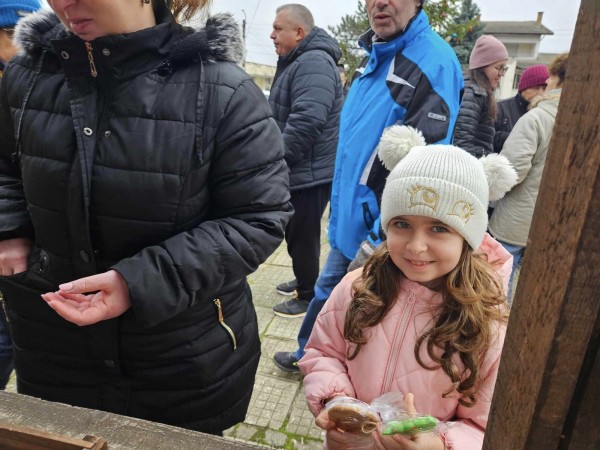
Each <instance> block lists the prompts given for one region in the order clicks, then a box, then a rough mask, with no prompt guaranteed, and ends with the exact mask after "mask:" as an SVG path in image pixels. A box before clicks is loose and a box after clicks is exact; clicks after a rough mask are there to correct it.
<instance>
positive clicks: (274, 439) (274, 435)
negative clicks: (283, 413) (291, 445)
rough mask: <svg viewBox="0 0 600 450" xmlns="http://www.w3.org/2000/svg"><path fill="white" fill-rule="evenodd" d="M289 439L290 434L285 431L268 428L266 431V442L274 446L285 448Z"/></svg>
mask: <svg viewBox="0 0 600 450" xmlns="http://www.w3.org/2000/svg"><path fill="white" fill-rule="evenodd" d="M287 440H288V436H287V434H285V433H281V432H279V431H273V430H267V431H265V437H264V442H263V443H264V444H266V445H270V446H271V447H274V448H283V447H284V446H285V444H286V442H287Z"/></svg>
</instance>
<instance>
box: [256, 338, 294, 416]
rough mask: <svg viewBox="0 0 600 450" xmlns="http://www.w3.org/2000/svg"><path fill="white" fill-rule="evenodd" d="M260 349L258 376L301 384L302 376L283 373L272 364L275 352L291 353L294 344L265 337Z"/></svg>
mask: <svg viewBox="0 0 600 450" xmlns="http://www.w3.org/2000/svg"><path fill="white" fill-rule="evenodd" d="M261 347H262V354H261V357H260V361H259V362H258V374H260V375H265V376H268V377H273V378H279V379H282V380H290V381H293V382H295V383H297V384H300V383H301V382H302V375H300V374H298V373H288V372H284V371H283V370H281V369H279V368H278V367H277V366H276V365H275V363H274V362H273V355H275V352H286V351H293V350H295V348H296V347H297V344H296V343H295V342H293V341H282V340H280V339H274V338H271V337H268V336H267V337H265V338H264V339H263V341H262V345H261ZM290 404H291V403H290Z"/></svg>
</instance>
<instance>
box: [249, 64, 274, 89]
mask: <svg viewBox="0 0 600 450" xmlns="http://www.w3.org/2000/svg"><path fill="white" fill-rule="evenodd" d="M244 70H245V71H246V72H247V73H248V75H250V77H252V79H253V80H254V82H255V83H256V84H257V85H258V87H260V88H261V89H262V90H264V91H269V90H271V85H272V84H273V78H274V77H275V71H276V70H277V67H275V66H269V65H267V64H258V63H253V62H246V64H245V65H244Z"/></svg>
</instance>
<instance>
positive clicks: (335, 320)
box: [299, 235, 512, 450]
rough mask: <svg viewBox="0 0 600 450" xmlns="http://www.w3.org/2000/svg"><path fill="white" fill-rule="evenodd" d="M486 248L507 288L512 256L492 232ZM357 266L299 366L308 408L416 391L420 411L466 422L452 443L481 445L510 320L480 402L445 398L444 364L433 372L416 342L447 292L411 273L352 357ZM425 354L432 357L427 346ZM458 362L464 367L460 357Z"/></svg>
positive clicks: (485, 368)
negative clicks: (349, 330) (349, 334)
mask: <svg viewBox="0 0 600 450" xmlns="http://www.w3.org/2000/svg"><path fill="white" fill-rule="evenodd" d="M480 251H483V252H485V253H487V255H488V261H490V262H495V261H496V262H497V267H498V272H499V274H500V276H501V277H502V279H503V281H504V284H505V289H506V286H507V283H508V276H509V274H510V270H511V266H512V256H511V255H510V254H509V253H508V252H507V251H506V250H504V248H503V247H502V246H501V245H500V244H498V243H497V242H496V241H495V240H494V239H493V238H491V237H490V236H489V235H486V237H485V239H484V242H483V244H482V246H481V247H480ZM361 270H362V269H358V270H355V271H354V272H351V273H349V274H348V275H346V277H345V278H344V279H343V280H342V281H341V282H340V284H339V285H338V286H337V287H336V288H335V289H334V291H333V292H332V294H331V297H330V298H329V300H328V301H327V303H326V304H325V306H324V307H323V310H322V311H321V313H320V314H319V316H318V318H317V322H316V324H315V327H314V329H313V331H312V334H311V337H310V339H309V341H308V344H307V345H306V354H305V356H304V357H303V358H302V359H301V360H300V363H299V365H300V369H301V371H302V373H304V374H305V375H306V376H305V378H304V389H305V393H306V399H307V401H308V406H309V408H310V410H311V411H312V413H313V414H314V415H315V416H316V415H317V414H318V413H319V412H320V411H321V409H322V408H323V406H324V401H325V400H326V399H328V398H330V397H333V396H334V395H337V394H342V395H347V396H350V397H354V398H357V399H359V400H362V401H364V402H367V403H370V402H371V401H372V400H373V399H374V398H376V397H378V396H380V395H381V394H383V393H385V392H390V391H399V392H402V393H403V394H407V393H409V392H412V393H413V394H414V396H415V407H416V409H417V411H419V412H420V413H425V414H431V415H433V416H435V417H437V418H438V419H439V420H442V421H460V422H462V423H461V424H457V425H456V426H453V427H451V428H450V429H449V431H447V432H446V434H445V436H444V438H445V443H446V449H456V450H472V449H480V448H481V447H482V444H483V435H484V430H485V428H486V425H487V421H488V414H489V410H490V403H491V400H492V394H493V391H494V384H495V383H496V376H497V372H498V364H499V363H500V353H501V351H502V345H503V343H504V335H505V331H506V325H505V324H498V325H497V328H496V330H495V335H496V339H495V341H494V343H493V345H492V347H491V348H490V349H489V351H488V352H487V355H486V358H485V360H484V361H483V363H482V365H481V375H482V377H483V379H484V382H483V385H482V388H481V391H480V393H479V395H478V398H477V403H476V405H475V406H474V407H472V408H466V407H463V406H461V405H459V403H458V399H457V398H456V397H455V396H451V397H450V398H442V393H443V392H444V391H446V390H447V389H448V388H449V387H450V384H451V383H450V379H449V378H448V376H447V375H446V374H445V373H444V372H443V371H442V370H441V369H438V370H433V371H431V370H426V369H424V368H423V367H421V366H420V365H419V363H418V362H417V360H416V358H415V355H414V348H415V342H416V340H417V338H418V337H419V336H420V335H422V334H423V332H424V331H425V330H427V329H428V328H430V327H431V326H432V324H433V313H434V312H435V310H436V309H437V307H438V306H439V305H440V303H441V302H442V298H441V295H440V294H438V293H435V292H433V291H431V290H429V289H427V288H425V287H423V286H421V285H420V284H418V283H415V282H412V281H409V280H406V279H404V280H403V281H402V282H401V292H400V295H399V298H398V300H397V301H396V302H395V304H394V306H393V307H392V309H391V310H390V311H389V313H388V314H387V315H386V317H385V318H384V319H383V321H382V322H381V323H380V324H379V325H377V326H376V327H373V328H371V329H369V330H366V333H368V334H367V335H368V336H369V340H368V342H367V344H366V345H364V346H363V348H362V349H361V351H360V352H359V354H358V356H357V357H356V358H355V359H354V360H352V361H349V360H348V359H347V358H346V354H347V350H348V347H349V343H348V342H347V341H346V340H345V339H344V319H345V315H346V308H347V306H348V304H349V302H350V299H351V298H352V283H353V282H354V280H356V278H358V277H359V276H360V275H361ZM421 355H422V358H423V361H424V362H425V363H426V364H429V363H431V359H430V358H429V356H428V355H427V350H426V349H422V351H421ZM456 363H457V365H458V367H459V368H460V367H462V365H461V364H460V361H458V358H457V362H456Z"/></svg>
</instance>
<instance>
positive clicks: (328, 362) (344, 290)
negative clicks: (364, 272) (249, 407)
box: [299, 273, 356, 416]
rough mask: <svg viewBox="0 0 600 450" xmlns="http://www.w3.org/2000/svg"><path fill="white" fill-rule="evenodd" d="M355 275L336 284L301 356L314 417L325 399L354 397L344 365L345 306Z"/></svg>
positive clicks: (305, 388) (306, 388) (307, 395)
mask: <svg viewBox="0 0 600 450" xmlns="http://www.w3.org/2000/svg"><path fill="white" fill-rule="evenodd" d="M355 278H356V275H355V274H354V273H352V274H348V275H346V276H345V277H344V279H343V280H342V281H341V282H340V284H338V285H337V286H336V287H335V288H334V290H333V292H332V293H331V296H330V297H329V299H328V300H327V302H325V306H324V307H323V309H322V310H321V312H320V313H319V315H318V317H317V321H316V322H315V325H314V327H313V330H312V333H311V335H310V339H309V340H308V343H307V344H306V348H305V351H306V353H305V354H304V357H303V358H302V359H301V360H300V362H299V366H300V370H301V371H302V373H303V374H304V375H305V377H304V394H305V395H306V401H307V403H308V408H309V409H310V411H311V412H312V413H313V414H314V415H315V416H317V415H318V414H319V412H321V410H322V409H323V407H324V405H325V403H324V402H325V400H327V399H329V398H331V397H333V396H334V395H347V396H348V397H355V396H356V393H355V392H354V387H353V386H352V383H351V381H350V377H349V376H348V371H347V366H346V340H345V339H344V320H345V310H346V305H347V304H348V302H349V301H350V299H351V296H352V291H351V290H352V282H353V281H354V279H355Z"/></svg>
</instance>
